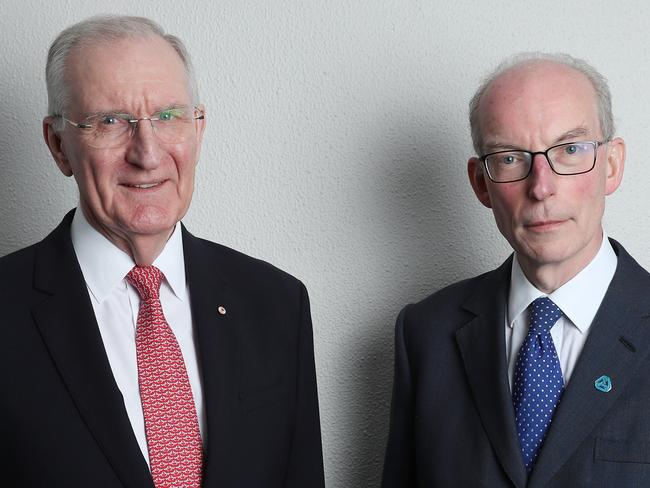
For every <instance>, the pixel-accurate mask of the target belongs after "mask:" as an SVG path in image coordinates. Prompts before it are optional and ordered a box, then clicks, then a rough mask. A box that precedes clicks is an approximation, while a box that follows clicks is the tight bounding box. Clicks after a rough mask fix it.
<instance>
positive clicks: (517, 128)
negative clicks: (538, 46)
mask: <svg viewBox="0 0 650 488" xmlns="http://www.w3.org/2000/svg"><path fill="white" fill-rule="evenodd" d="M478 122H479V127H480V131H481V136H482V139H483V145H484V146H485V147H484V149H486V148H489V146H491V145H500V144H506V145H507V144H513V143H515V142H520V143H522V144H524V143H527V144H532V143H533V142H539V144H551V143H553V142H555V141H556V140H557V139H560V138H561V137H562V135H563V134H564V133H571V132H572V131H578V132H582V133H584V134H585V136H591V137H593V138H598V137H599V136H600V133H601V131H600V121H599V117H598V103H597V98H596V92H595V89H594V87H593V85H592V83H591V81H590V80H589V79H588V78H587V77H586V76H585V75H584V74H583V73H581V72H579V71H577V70H575V69H573V68H571V67H568V66H566V65H563V64H560V63H556V62H550V61H537V62H531V63H527V64H524V65H521V66H516V67H514V68H511V69H509V70H507V71H505V72H504V73H502V74H501V75H499V76H498V77H497V78H495V79H494V80H493V81H492V82H491V83H490V85H489V86H488V87H487V89H486V91H485V93H484V95H483V97H482V98H481V101H480V104H479V118H478Z"/></svg>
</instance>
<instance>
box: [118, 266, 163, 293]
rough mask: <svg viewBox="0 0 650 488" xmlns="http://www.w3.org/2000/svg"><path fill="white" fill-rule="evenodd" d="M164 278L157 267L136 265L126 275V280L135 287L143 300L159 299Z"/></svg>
mask: <svg viewBox="0 0 650 488" xmlns="http://www.w3.org/2000/svg"><path fill="white" fill-rule="evenodd" d="M164 277H165V276H164V275H163V273H162V271H160V270H159V269H158V268H156V267H155V266H137V265H136V266H133V268H132V269H131V271H129V273H128V274H127V275H126V280H127V281H128V282H129V283H131V285H133V287H134V288H135V289H136V291H137V292H138V295H140V299H141V300H149V299H150V298H158V294H159V293H160V284H161V283H162V280H163V278H164Z"/></svg>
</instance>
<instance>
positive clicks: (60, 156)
mask: <svg viewBox="0 0 650 488" xmlns="http://www.w3.org/2000/svg"><path fill="white" fill-rule="evenodd" d="M54 124H55V119H54V117H52V116H49V115H48V116H47V117H45V118H44V119H43V138H44V139H45V144H47V147H48V148H49V149H50V153H52V157H53V158H54V161H56V165H57V166H58V167H59V169H60V170H61V173H63V174H64V175H66V176H72V167H71V166H70V162H69V161H68V157H67V156H66V154H65V151H64V149H63V144H62V142H61V136H60V135H59V134H58V133H57V131H56V129H55V128H54Z"/></svg>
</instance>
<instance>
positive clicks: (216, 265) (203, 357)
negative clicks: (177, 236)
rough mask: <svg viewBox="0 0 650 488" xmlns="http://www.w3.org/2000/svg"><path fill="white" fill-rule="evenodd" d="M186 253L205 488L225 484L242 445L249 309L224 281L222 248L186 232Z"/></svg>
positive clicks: (224, 264) (184, 244)
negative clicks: (243, 346) (241, 364)
mask: <svg viewBox="0 0 650 488" xmlns="http://www.w3.org/2000/svg"><path fill="white" fill-rule="evenodd" d="M183 252H184V254H185V273H186V280H187V282H188V283H189V288H190V300H191V306H192V320H193V322H194V326H195V330H196V337H197V343H198V344H197V347H198V357H199V364H200V368H201V376H202V379H203V398H204V404H205V411H206V416H207V439H205V440H204V441H207V442H204V444H205V472H204V482H203V485H204V486H212V485H214V486H217V485H219V484H222V483H219V480H221V479H223V473H224V471H225V467H227V466H228V465H229V464H230V460H231V459H232V455H233V453H232V452H231V447H232V445H233V444H234V440H235V439H237V433H236V431H235V430H236V428H237V425H236V422H235V421H234V419H235V415H236V412H237V408H238V403H237V402H238V389H237V385H238V375H239V368H238V366H237V358H238V354H239V351H238V349H237V344H238V340H237V333H238V328H239V321H238V319H239V317H241V316H242V315H243V314H241V313H240V312H241V310H242V307H243V306H244V305H243V304H242V303H240V300H238V299H237V298H236V297H234V296H233V294H232V293H231V287H230V286H229V284H228V283H227V281H226V279H225V278H224V276H225V275H227V272H226V270H227V269H228V263H227V262H225V259H224V258H223V256H222V255H221V254H220V253H219V251H218V248H217V247H216V246H214V245H208V244H207V243H206V242H205V241H202V240H201V239H198V238H196V237H194V236H192V235H191V234H190V233H189V232H187V230H186V229H185V227H183ZM220 307H223V309H221V312H220V309H219V308H220ZM224 311H225V313H223V312H224Z"/></svg>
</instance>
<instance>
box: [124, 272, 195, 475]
mask: <svg viewBox="0 0 650 488" xmlns="http://www.w3.org/2000/svg"><path fill="white" fill-rule="evenodd" d="M126 279H127V280H128V282H129V283H131V285H133V287H134V288H135V289H136V290H137V292H138V294H139V295H140V300H141V301H140V311H139V312H138V323H137V330H136V337H135V343H136V352H137V359H138V382H139V385H140V400H141V401H142V410H143V413H144V423H145V431H146V434H147V446H148V448H149V463H150V466H151V476H152V477H153V481H154V484H155V486H156V488H172V487H173V488H179V487H181V488H198V487H200V486H201V474H202V462H203V459H202V458H203V447H202V443H201V434H200V431H199V423H198V420H197V416H196V409H195V407H194V399H193V397H192V389H191V388H190V381H189V379H188V377H187V371H186V370H185V362H184V361H183V355H182V353H181V349H180V347H179V346H178V342H177V341H176V337H175V336H174V333H173V332H172V330H171V328H170V327H169V324H168V323H167V321H166V320H165V316H164V315H163V310H162V306H161V304H160V296H159V293H160V283H161V282H162V280H163V279H164V275H163V274H162V271H160V270H159V269H158V268H156V267H155V266H134V267H133V269H132V270H131V271H130V272H129V274H128V275H127V276H126Z"/></svg>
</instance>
